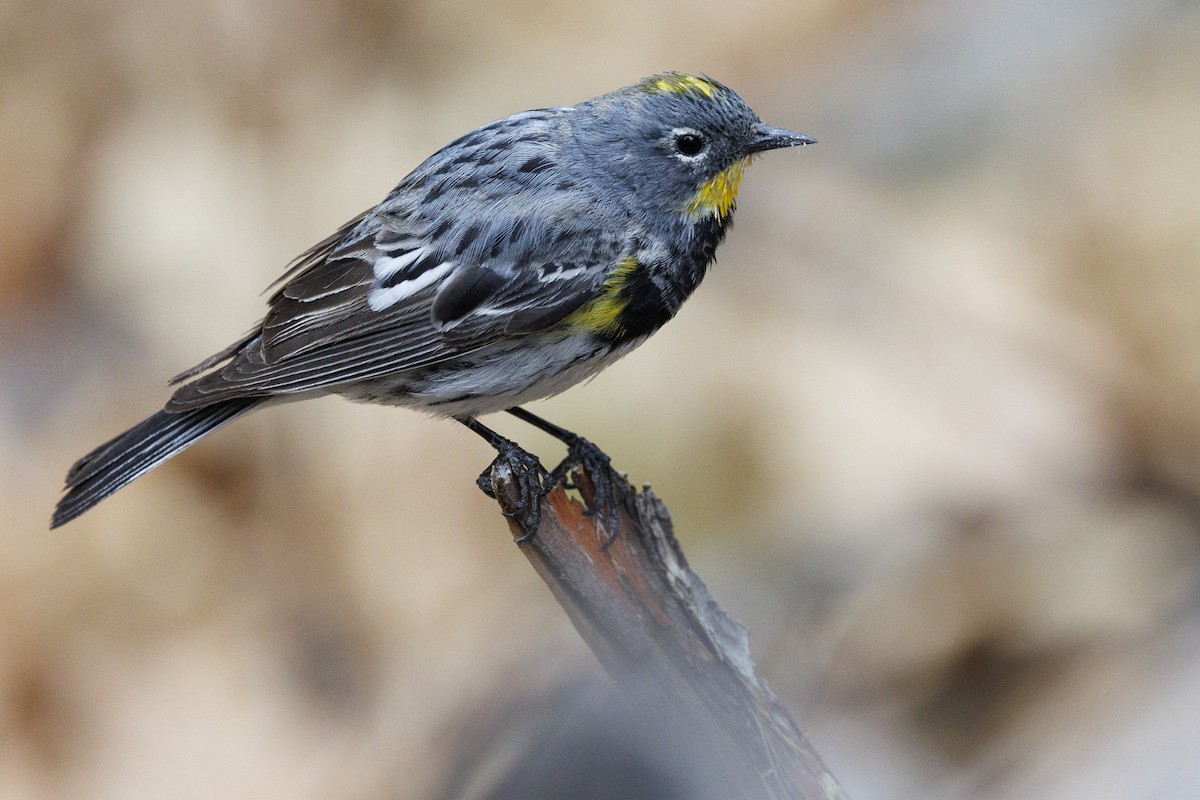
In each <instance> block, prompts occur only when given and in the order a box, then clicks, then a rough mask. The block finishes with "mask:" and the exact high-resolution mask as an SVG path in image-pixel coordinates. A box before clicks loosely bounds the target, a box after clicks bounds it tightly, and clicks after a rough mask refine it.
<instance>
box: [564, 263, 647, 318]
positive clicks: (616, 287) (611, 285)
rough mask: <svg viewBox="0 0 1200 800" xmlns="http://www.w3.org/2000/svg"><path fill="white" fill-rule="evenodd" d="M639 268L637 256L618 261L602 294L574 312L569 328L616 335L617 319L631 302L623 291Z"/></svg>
mask: <svg viewBox="0 0 1200 800" xmlns="http://www.w3.org/2000/svg"><path fill="white" fill-rule="evenodd" d="M637 266H638V262H637V256H626V257H625V258H622V259H621V260H620V261H618V262H617V266H616V267H615V268H614V269H613V271H612V272H610V273H608V277H606V278H605V279H604V286H603V287H601V289H600V294H598V295H596V296H595V297H594V298H592V299H591V300H589V301H588V302H586V303H584V304H583V305H582V306H580V307H579V308H577V309H576V310H575V311H573V312H572V313H571V315H570V316H568V317H567V319H566V324H567V326H568V327H570V328H573V329H575V330H584V331H595V332H597V333H616V331H617V328H618V327H619V325H618V323H617V319H618V318H619V317H620V316H621V312H622V311H624V310H625V306H627V305H629V300H628V299H627V298H625V297H622V296H621V290H622V289H623V288H624V287H625V281H627V280H629V276H630V275H632V274H633V271H634V270H636V269H637Z"/></svg>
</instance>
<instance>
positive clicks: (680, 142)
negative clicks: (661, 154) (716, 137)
mask: <svg viewBox="0 0 1200 800" xmlns="http://www.w3.org/2000/svg"><path fill="white" fill-rule="evenodd" d="M675 149H676V150H678V151H679V153H680V155H685V156H695V155H699V154H700V151H701V150H703V149H704V137H703V136H701V135H700V134H698V133H696V132H695V131H687V132H686V133H677V134H675Z"/></svg>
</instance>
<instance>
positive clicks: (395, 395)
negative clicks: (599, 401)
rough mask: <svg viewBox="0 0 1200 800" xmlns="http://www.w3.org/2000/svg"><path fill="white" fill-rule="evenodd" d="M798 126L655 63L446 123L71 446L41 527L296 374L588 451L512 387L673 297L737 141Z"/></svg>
mask: <svg viewBox="0 0 1200 800" xmlns="http://www.w3.org/2000/svg"><path fill="white" fill-rule="evenodd" d="M811 143H813V140H812V139H810V138H809V137H807V136H804V135H803V134H799V133H795V132H793V131H788V130H783V129H780V128H775V127H772V126H770V125H767V124H765V123H764V122H763V121H762V120H761V119H759V117H758V115H757V114H755V113H754V112H753V111H752V110H751V109H750V107H749V106H747V105H746V103H745V102H744V101H743V100H742V99H741V98H740V97H739V96H738V95H737V94H736V93H735V92H734V91H733V90H731V89H729V88H728V87H726V86H723V85H722V84H720V83H718V82H716V81H714V80H710V79H709V78H704V77H695V76H692V75H685V74H682V73H676V72H671V73H663V74H660V75H654V76H651V77H649V78H646V79H644V80H642V81H640V82H639V83H636V84H634V85H633V86H628V87H626V88H624V89H618V90H617V91H615V92H611V93H609V94H605V95H601V96H599V97H596V98H594V99H592V100H588V101H586V102H583V103H580V104H579V105H577V106H573V107H571V106H564V107H559V108H547V109H540V110H536V111H525V112H522V113H520V114H514V115H512V116H511V117H507V118H505V119H502V120H498V121H496V122H493V123H490V124H488V125H484V126H483V127H481V128H478V129H476V130H474V131H472V132H470V133H468V134H466V135H465V136H463V137H461V138H459V139H457V140H455V141H453V142H451V143H450V144H448V145H446V147H444V148H442V149H441V150H439V151H438V152H437V153H435V154H433V155H432V156H430V157H429V159H427V160H426V161H425V162H424V163H423V164H421V165H420V166H419V167H417V168H416V169H415V170H413V171H412V173H410V174H409V175H408V177H406V178H405V179H404V180H402V181H401V182H400V184H399V185H398V186H397V187H396V188H395V189H394V190H393V191H392V193H391V194H389V195H388V196H387V198H386V199H385V200H384V201H383V202H382V203H380V204H379V205H378V206H376V207H375V208H373V209H371V210H369V211H366V212H364V213H363V214H360V215H359V216H358V217H356V218H354V219H353V220H351V221H350V222H348V223H347V224H346V225H344V226H343V227H342V228H341V229H340V230H338V231H337V232H336V233H334V234H333V235H332V236H330V237H329V238H327V239H325V240H324V241H322V242H321V243H319V244H317V245H316V246H315V247H313V248H312V249H311V250H309V251H308V252H307V253H305V254H304V255H302V256H300V257H299V258H298V259H296V261H295V262H293V263H292V264H291V266H290V268H289V269H288V270H287V272H286V273H285V274H284V275H283V277H282V278H280V279H279V281H278V282H277V284H276V285H277V286H278V288H277V289H276V291H275V293H274V294H273V295H271V298H270V301H269V304H268V306H269V307H268V311H267V315H266V317H265V318H264V319H263V320H262V322H261V323H259V324H258V325H256V326H255V327H254V329H253V330H252V331H251V332H250V333H249V334H247V335H246V336H245V337H244V338H243V339H241V340H239V341H237V342H235V343H234V344H232V345H230V346H229V347H227V348H225V349H224V350H222V351H221V352H219V353H217V354H216V355H214V356H212V357H210V358H208V359H205V360H204V361H202V362H201V363H200V364H198V365H196V366H195V367H193V368H192V369H189V370H188V371H187V372H184V373H183V374H181V375H178V376H177V377H175V378H174V379H173V381H172V383H183V385H182V386H180V387H179V388H178V389H176V390H175V393H174V394H173V395H172V396H171V399H170V400H168V401H167V404H166V407H165V408H164V409H163V410H162V411H159V412H158V413H157V414H154V415H153V416H151V417H150V418H149V419H146V420H145V421H143V422H141V423H140V424H138V425H136V426H135V427H133V428H131V429H130V430H128V431H126V432H125V433H123V434H121V435H120V436H118V437H116V438H115V439H113V440H111V441H109V442H108V443H106V444H103V445H101V446H100V447H98V448H97V449H96V450H94V451H92V452H91V453H89V454H88V455H86V456H84V457H83V458H82V459H80V460H79V461H78V462H77V463H76V464H75V465H74V466H73V467H72V468H71V470H70V472H69V473H68V474H67V481H66V494H65V495H64V496H63V498H62V499H61V500H60V501H59V503H58V506H57V508H56V509H55V512H54V517H53V520H52V523H51V524H52V527H57V526H58V525H62V524H63V523H65V522H67V521H69V520H71V519H74V518H75V517H77V516H78V515H80V514H82V513H83V512H84V511H86V510H88V509H89V508H91V507H92V506H94V505H95V504H96V503H98V502H100V501H101V500H103V499H104V498H105V497H107V496H108V495H110V494H112V493H113V492H115V491H117V490H118V489H120V488H121V487H122V486H124V485H125V484H127V483H129V482H130V481H132V480H133V479H134V478H137V477H138V476H139V475H141V474H143V473H144V472H146V471H147V470H149V469H151V468H153V467H154V466H155V465H157V464H159V463H160V462H162V461H163V460H165V459H167V458H169V457H171V456H172V455H174V454H175V453H178V452H179V451H180V450H183V449H184V448H185V447H188V446H189V445H191V444H192V443H194V442H195V441H197V440H198V439H200V438H201V437H202V436H204V435H206V434H208V433H211V432H212V431H214V430H216V429H217V428H219V427H221V426H222V425H224V424H225V423H227V422H230V421H232V420H234V419H236V418H237V417H240V416H242V415H243V414H245V413H246V412H248V411H250V410H251V409H253V408H256V407H258V406H260V405H265V404H267V403H270V402H278V401H281V400H286V399H295V398H297V397H302V396H310V395H316V394H324V393H333V394H339V395H342V396H344V397H348V398H350V399H352V400H361V401H368V402H376V403H386V404H390V405H399V406H408V407H412V408H418V409H422V410H425V411H430V412H433V413H436V414H442V415H446V416H449V417H453V418H455V419H457V420H459V421H460V422H462V423H464V424H465V425H467V426H468V427H469V428H471V429H472V430H474V431H475V432H476V433H479V434H480V435H481V436H483V437H484V438H486V439H487V440H488V441H489V442H490V443H491V444H492V445H493V446H495V447H496V449H497V450H498V451H499V453H500V455H499V458H508V459H510V460H513V459H519V458H520V457H521V456H524V453H523V451H520V450H519V448H517V447H516V446H515V445H513V444H512V443H511V442H509V441H507V440H505V439H503V438H502V437H500V436H499V435H498V434H496V433H495V432H493V431H491V430H490V429H488V428H486V427H484V426H483V425H481V424H480V423H479V422H478V421H477V420H476V417H478V416H479V415H481V414H488V413H491V412H496V411H504V410H507V411H510V412H511V413H513V414H514V415H516V416H517V417H519V418H521V419H523V420H525V421H527V422H530V423H532V424H534V425H536V426H538V427H540V428H542V429H543V430H546V431H547V432H549V433H551V434H552V435H554V436H557V437H558V438H559V439H561V440H562V441H564V442H566V443H567V444H568V446H569V447H570V448H571V449H572V453H573V454H574V455H575V456H576V457H580V458H583V457H587V456H589V455H593V456H594V455H596V454H598V453H599V451H596V450H595V449H594V448H591V445H590V444H588V443H587V442H586V441H585V440H583V439H581V438H580V437H577V436H575V435H574V434H571V433H570V432H568V431H565V430H563V429H562V428H559V427H557V426H555V425H552V424H551V423H548V422H546V421H544V420H541V419H540V418H538V417H535V416H534V415H532V414H530V413H529V412H527V411H524V410H523V409H520V408H517V406H518V405H520V404H521V403H524V402H527V401H530V400H534V399H537V398H542V397H547V396H549V395H553V394H556V393H558V392H561V391H562V390H564V389H566V388H568V387H570V386H573V385H575V384H576V383H579V382H580V381H582V380H584V379H586V378H588V377H590V376H592V375H594V374H596V373H597V372H598V371H600V370H601V369H603V368H604V367H605V366H607V365H609V364H611V363H612V362H614V361H615V360H616V359H618V358H620V357H621V356H623V355H625V354H626V353H628V352H629V351H630V350H632V349H633V348H634V347H636V346H637V345H639V344H641V343H642V342H643V341H645V340H646V338H647V337H648V336H650V334H652V333H653V332H654V331H656V330H658V328H659V327H661V326H662V325H663V324H664V323H665V322H666V321H667V320H669V319H670V318H671V317H672V316H674V314H675V312H676V311H677V310H678V309H679V307H680V305H682V304H683V301H684V300H686V299H687V298H688V296H689V295H690V294H691V293H692V291H693V290H694V289H695V288H696V286H697V285H698V284H699V283H700V280H701V279H702V278H703V277H704V273H705V271H706V270H707V268H708V266H709V264H710V263H711V262H712V260H713V255H714V253H715V251H716V248H717V245H718V244H720V242H721V240H722V239H723V238H724V236H725V231H726V230H727V229H728V227H729V224H730V221H731V218H732V214H733V210H734V205H735V199H736V197H737V192H738V186H739V184H740V183H741V180H742V172H743V170H744V169H745V168H746V165H747V164H748V163H749V161H750V159H751V158H752V157H753V156H754V154H756V153H759V152H761V151H764V150H772V149H775V148H780V147H791V146H794V145H804V144H811ZM599 455H600V457H602V454H599ZM525 458H529V457H528V456H525ZM605 461H606V459H605ZM524 463H526V465H527V462H524ZM539 469H540V466H539ZM481 478H482V476H481Z"/></svg>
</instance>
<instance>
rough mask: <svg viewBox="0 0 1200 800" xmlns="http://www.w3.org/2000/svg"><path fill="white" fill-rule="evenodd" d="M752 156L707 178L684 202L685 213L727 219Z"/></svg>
mask: <svg viewBox="0 0 1200 800" xmlns="http://www.w3.org/2000/svg"><path fill="white" fill-rule="evenodd" d="M749 163H750V158H742V159H739V160H737V161H735V162H733V164H732V165H730V166H729V167H726V168H725V169H723V170H721V171H720V172H718V173H717V174H716V175H713V176H712V177H711V178H709V179H708V180H706V181H705V182H704V183H703V184H702V185H701V186H700V188H699V189H698V190H697V191H696V194H695V195H693V196H692V199H691V200H688V201H687V202H686V203H684V206H683V213H685V214H687V215H688V216H691V217H705V216H710V215H712V216H715V217H716V218H717V219H725V217H727V216H728V215H729V212H731V211H733V206H734V204H735V203H736V202H737V194H738V189H739V188H740V187H741V185H742V175H744V174H745V172H746V165H747V164H749Z"/></svg>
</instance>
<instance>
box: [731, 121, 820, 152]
mask: <svg viewBox="0 0 1200 800" xmlns="http://www.w3.org/2000/svg"><path fill="white" fill-rule="evenodd" d="M816 143H817V140H816V139H814V138H812V137H811V136H805V135H804V134H803V133H796V132H795V131H788V130H784V129H783V128H776V127H775V126H774V125H768V124H767V123H765V122H760V123H758V124H757V125H755V126H754V138H752V139H751V140H750V146H749V147H748V148H746V149H747V150H749V151H750V152H751V153H761V152H762V151H764V150H778V149H779V148H780V147H797V146H800V145H805V144H816Z"/></svg>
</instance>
